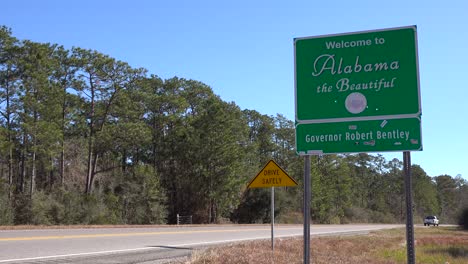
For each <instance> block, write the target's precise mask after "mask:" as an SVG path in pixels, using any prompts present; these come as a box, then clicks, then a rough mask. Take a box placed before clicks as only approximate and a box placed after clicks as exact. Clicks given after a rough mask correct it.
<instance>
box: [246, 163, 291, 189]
mask: <svg viewBox="0 0 468 264" xmlns="http://www.w3.org/2000/svg"><path fill="white" fill-rule="evenodd" d="M282 186H297V182H296V181H295V180H294V179H293V178H291V177H289V175H288V174H287V173H286V172H285V171H284V170H283V169H282V168H281V167H280V166H278V164H276V162H275V161H273V160H270V161H269V162H268V163H267V164H266V165H265V167H263V169H262V170H261V171H260V172H259V173H258V174H257V176H255V178H253V180H252V181H250V183H249V185H248V186H247V187H248V188H266V187H282Z"/></svg>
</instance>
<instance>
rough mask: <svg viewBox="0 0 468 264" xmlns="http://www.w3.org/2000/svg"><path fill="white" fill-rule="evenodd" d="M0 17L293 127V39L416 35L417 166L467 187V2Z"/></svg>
mask: <svg viewBox="0 0 468 264" xmlns="http://www.w3.org/2000/svg"><path fill="white" fill-rule="evenodd" d="M0 9H1V11H0V25H6V26H8V27H10V28H12V30H13V34H14V36H16V37H17V38H19V39H29V40H32V41H37V42H51V43H57V44H61V45H64V46H65V47H66V48H71V47H72V46H77V47H82V48H88V49H95V50H98V51H100V52H103V53H105V54H109V55H110V56H112V57H114V58H117V59H119V60H122V61H126V62H128V63H130V64H131V65H132V66H134V67H144V68H146V69H148V70H149V72H150V73H153V74H156V75H158V76H160V77H162V78H165V79H166V78H170V77H173V76H178V77H183V78H189V79H195V80H198V81H201V82H204V83H206V84H208V85H210V86H211V87H212V88H213V90H214V92H215V93H216V94H218V95H220V96H221V98H222V99H223V100H225V101H234V102H235V103H236V104H237V105H239V106H240V107H241V108H242V109H255V110H257V111H259V112H260V113H263V114H268V115H276V114H277V113H280V114H283V115H285V116H286V117H288V118H289V119H291V120H294V59H293V57H294V56H293V38H295V37H305V36H316V35H325V34H335V33H343V32H354V31H362V30H372V29H382V28H392V27H401V26H409V25H417V27H418V42H419V63H420V84H421V97H422V113H423V115H422V126H423V128H422V138H423V147H424V150H423V151H421V152H413V153H412V162H413V163H415V164H419V165H421V167H422V168H423V169H424V170H425V171H426V172H427V173H428V174H429V175H430V176H438V175H441V174H448V175H451V176H452V177H455V176H456V175H457V174H462V176H463V177H464V178H465V179H468V117H467V115H468V110H467V107H468V82H467V81H466V80H467V78H468V69H467V68H468V67H467V66H468V51H467V47H468V33H467V29H466V27H467V26H468V13H467V11H468V1H466V0H446V1H435V0H424V1H423V0H416V1H408V0H404V1H402V0H392V1H375V0H374V1H371V0H369V1H363V0H357V1H346V0H343V1H333V0H330V1H325V0H324V1H312V0H309V1H295V0H289V1H274V0H269V1H255V0H237V1H220V0H212V1H205V0H197V1H188V0H187V1H180V0H171V1H169V0H155V1H151V0H146V1H144V0H133V1H120V0H114V1H99V0H91V1H90V0H81V1H64V0H55V1H52V0H42V1H34V0H30V1H25V0H15V1H2V3H1V5H0ZM385 157H386V158H387V159H391V158H393V157H397V158H399V159H400V160H401V159H402V153H386V154H385Z"/></svg>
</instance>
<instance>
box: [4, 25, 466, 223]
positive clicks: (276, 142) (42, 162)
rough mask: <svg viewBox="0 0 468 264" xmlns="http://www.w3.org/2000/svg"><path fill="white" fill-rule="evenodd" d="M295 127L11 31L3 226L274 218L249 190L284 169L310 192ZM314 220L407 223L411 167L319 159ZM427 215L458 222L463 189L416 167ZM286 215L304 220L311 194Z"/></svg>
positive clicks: (420, 206)
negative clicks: (268, 167) (271, 164)
mask: <svg viewBox="0 0 468 264" xmlns="http://www.w3.org/2000/svg"><path fill="white" fill-rule="evenodd" d="M294 129H295V128H294V122H293V121H291V120H288V119H287V118H285V117H284V116H282V115H280V114H278V115H277V116H268V115H263V114H261V113H259V112H257V111H255V110H242V109H240V108H239V107H238V106H237V105H236V104H235V103H233V102H225V101H223V100H222V99H221V98H220V97H219V96H217V95H215V94H214V93H213V91H212V89H211V88H210V87H209V86H207V85H205V84H203V83H201V82H199V81H195V80H187V79H183V78H177V77H174V78H171V79H167V80H163V79H161V78H159V77H158V76H156V75H151V74H148V73H147V71H146V70H145V69H142V68H138V69H136V68H133V67H131V66H130V65H128V64H127V63H125V62H122V61H118V60H116V59H114V58H112V57H110V56H107V55H104V54H102V53H100V52H97V51H93V50H85V49H81V48H72V49H71V50H67V49H65V48H64V47H62V46H60V45H57V44H50V43H36V42H33V41H29V40H18V39H16V38H15V37H14V36H13V35H12V32H11V30H10V29H9V28H7V27H1V28H0V224H3V225H9V224H162V223H171V224H172V223H175V221H176V215H177V214H180V215H192V216H193V221H194V222H195V223H218V222H225V221H229V222H239V223H255V222H262V221H269V203H270V197H269V195H270V194H269V190H268V189H251V190H249V189H246V185H247V183H248V181H249V180H250V179H251V178H252V177H253V176H255V175H256V173H257V172H258V171H259V170H260V169H261V168H262V166H263V165H264V164H265V163H266V162H267V161H268V160H269V159H274V160H275V161H276V162H277V163H278V164H280V165H281V166H282V167H283V168H284V169H285V170H286V171H287V172H288V173H289V174H290V176H292V177H293V178H295V179H296V180H297V181H298V182H299V183H300V185H301V184H302V178H303V166H304V165H303V159H302V158H301V157H298V156H297V155H296V154H295V151H294ZM311 160H312V161H311V162H312V196H313V197H312V210H311V213H312V219H313V221H316V222H319V223H347V222H402V221H403V219H404V212H405V208H404V188H403V187H404V186H403V171H402V163H401V162H400V161H399V160H392V161H387V160H385V159H384V158H383V157H382V156H380V155H377V156H373V155H368V154H357V155H327V156H323V157H312V159H311ZM412 169H413V177H414V200H415V208H414V210H415V214H416V218H415V219H418V217H419V218H420V217H422V216H424V215H428V214H436V215H439V216H440V218H441V219H442V221H444V222H455V221H456V218H457V216H458V214H460V213H461V211H462V209H463V208H466V207H468V184H467V182H466V181H465V180H463V178H461V177H460V176H457V177H455V178H453V177H451V176H448V175H442V176H438V177H433V178H431V177H430V176H428V175H427V174H426V173H425V172H424V170H423V169H422V168H421V167H419V166H417V165H413V167H412ZM276 199H277V202H276V204H277V211H276V216H277V217H278V221H281V222H288V223H293V222H300V221H301V215H302V212H301V210H302V188H301V187H296V188H278V190H277V191H276Z"/></svg>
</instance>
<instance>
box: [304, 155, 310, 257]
mask: <svg viewBox="0 0 468 264" xmlns="http://www.w3.org/2000/svg"><path fill="white" fill-rule="evenodd" d="M310 197H311V195H310V156H309V155H306V156H304V264H309V263H310Z"/></svg>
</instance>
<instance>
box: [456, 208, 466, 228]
mask: <svg viewBox="0 0 468 264" xmlns="http://www.w3.org/2000/svg"><path fill="white" fill-rule="evenodd" d="M458 224H459V225H460V226H461V227H462V228H463V229H464V230H468V208H465V209H464V210H463V211H462V213H461V214H460V216H459V217H458Z"/></svg>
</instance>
